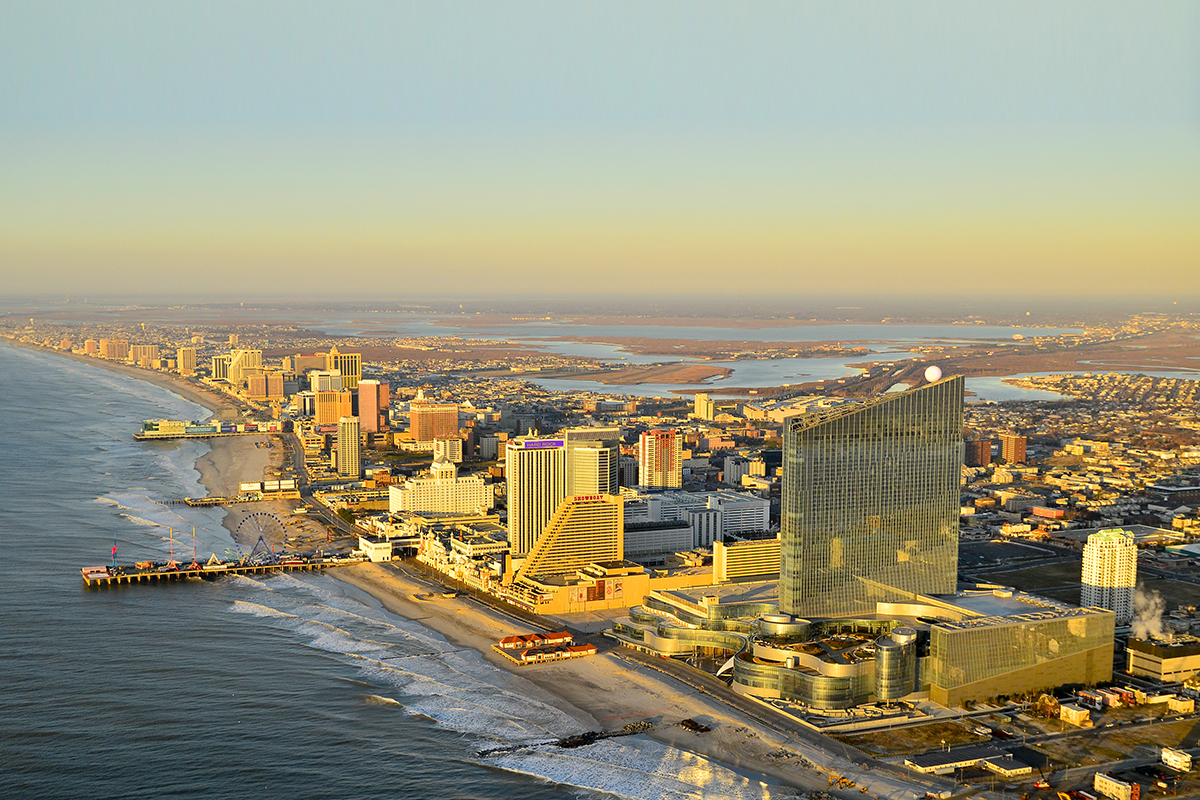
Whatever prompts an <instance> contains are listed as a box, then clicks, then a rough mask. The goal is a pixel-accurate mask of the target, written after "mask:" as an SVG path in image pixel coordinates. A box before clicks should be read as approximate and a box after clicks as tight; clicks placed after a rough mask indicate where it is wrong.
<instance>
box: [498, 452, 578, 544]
mask: <svg viewBox="0 0 1200 800" xmlns="http://www.w3.org/2000/svg"><path fill="white" fill-rule="evenodd" d="M504 476H505V478H506V479H507V481H508V542H509V547H510V548H511V551H512V554H513V557H514V558H519V557H522V556H525V555H527V554H528V553H529V551H530V550H532V549H533V545H534V543H535V542H537V540H538V537H539V536H541V535H542V531H543V530H544V529H545V527H546V523H547V522H549V521H550V518H551V517H552V516H554V512H555V511H557V510H558V506H559V504H560V503H562V501H563V499H564V498H565V497H566V493H567V451H566V448H565V447H564V441H563V439H562V438H561V437H552V438H542V437H540V436H518V437H517V438H516V439H512V440H510V441H509V442H508V444H507V445H506V446H505V449H504Z"/></svg>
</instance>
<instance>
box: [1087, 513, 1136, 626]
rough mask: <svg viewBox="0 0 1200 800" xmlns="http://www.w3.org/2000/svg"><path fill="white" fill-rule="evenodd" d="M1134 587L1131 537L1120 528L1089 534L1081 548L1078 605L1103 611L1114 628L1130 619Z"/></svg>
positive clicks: (1134, 564)
mask: <svg viewBox="0 0 1200 800" xmlns="http://www.w3.org/2000/svg"><path fill="white" fill-rule="evenodd" d="M1136 585H1137V545H1135V544H1134V543H1133V534H1132V533H1128V532H1126V531H1124V530H1121V529H1120V528H1109V529H1108V530H1104V531H1099V532H1097V533H1093V534H1092V535H1091V536H1089V537H1088V540H1087V544H1085V545H1084V546H1083V574H1082V575H1081V576H1080V592H1079V604H1080V605H1081V606H1084V607H1087V606H1092V607H1095V608H1107V609H1108V610H1109V611H1112V612H1115V613H1116V615H1117V624H1118V625H1128V624H1129V622H1130V620H1132V619H1133V589H1134V587H1135V586H1136Z"/></svg>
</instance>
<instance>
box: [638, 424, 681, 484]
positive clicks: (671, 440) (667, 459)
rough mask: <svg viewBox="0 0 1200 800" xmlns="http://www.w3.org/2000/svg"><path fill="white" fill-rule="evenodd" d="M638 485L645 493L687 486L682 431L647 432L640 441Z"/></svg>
mask: <svg viewBox="0 0 1200 800" xmlns="http://www.w3.org/2000/svg"><path fill="white" fill-rule="evenodd" d="M638 485H639V486H641V487H643V488H645V489H678V488H679V487H681V486H683V441H682V439H681V438H680V436H679V432H678V431H675V430H669V431H664V430H653V431H646V432H645V433H643V434H642V435H641V438H639V439H638Z"/></svg>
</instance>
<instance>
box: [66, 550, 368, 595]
mask: <svg viewBox="0 0 1200 800" xmlns="http://www.w3.org/2000/svg"><path fill="white" fill-rule="evenodd" d="M365 560H366V559H365V558H359V557H355V556H348V557H344V558H334V559H327V560H323V561H305V560H299V559H298V560H295V561H291V560H282V561H279V562H276V563H268V564H250V563H236V562H235V563H230V564H226V563H217V562H212V561H210V562H208V563H206V564H198V563H196V562H194V561H193V562H191V563H189V564H187V565H186V566H182V565H178V564H177V565H175V566H171V564H170V562H166V563H162V564H147V565H146V566H140V567H134V568H129V567H116V568H110V567H107V566H102V567H83V568H82V569H81V570H80V573H81V574H82V576H83V585H84V586H86V587H87V588H89V589H95V588H99V587H101V586H121V585H125V584H136V583H165V582H169V581H179V580H186V579H189V578H198V579H201V580H213V579H215V578H219V577H221V576H222V575H265V574H267V573H270V572H313V571H315V570H324V569H332V568H334V567H344V566H349V565H350V564H358V563H360V562H362V561H365Z"/></svg>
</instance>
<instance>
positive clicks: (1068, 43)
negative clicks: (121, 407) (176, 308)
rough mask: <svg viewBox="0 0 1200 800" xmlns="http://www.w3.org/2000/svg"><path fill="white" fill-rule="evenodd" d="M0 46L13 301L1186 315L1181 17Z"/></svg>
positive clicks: (213, 23) (915, 8) (158, 16)
mask: <svg viewBox="0 0 1200 800" xmlns="http://www.w3.org/2000/svg"><path fill="white" fill-rule="evenodd" d="M0 16H2V18H3V20H4V24H3V25H0V136H3V140H4V143H5V146H4V148H3V153H2V154H0V184H2V185H3V187H4V188H3V189H0V263H7V264H8V265H9V269H6V272H7V273H8V274H9V275H10V276H12V277H11V278H10V281H9V282H8V285H7V289H8V290H9V291H12V292H21V291H34V290H36V289H37V288H38V287H39V286H41V285H43V284H44V281H45V280H46V278H47V276H55V277H58V278H60V279H62V280H75V279H80V278H83V277H85V276H88V277H93V278H103V279H105V280H106V281H108V282H110V283H112V284H113V286H112V288H113V289H114V290H118V291H119V290H122V289H123V288H124V289H127V290H129V291H137V290H138V287H140V286H144V285H146V284H147V282H148V281H151V280H155V279H161V278H162V276H164V275H173V274H178V275H180V276H188V277H191V278H195V277H196V276H204V277H205V278H206V279H209V280H213V281H216V282H218V283H227V282H236V281H238V280H244V278H245V276H246V275H247V274H253V275H255V276H256V277H257V278H258V279H259V281H261V283H263V284H271V283H272V282H283V281H287V282H289V283H292V284H299V285H303V286H306V287H311V291H312V292H313V293H321V292H328V293H331V294H339V293H350V294H355V293H359V294H361V293H362V291H361V290H362V289H363V288H364V287H370V288H371V290H372V291H384V292H392V293H395V292H397V291H414V292H435V291H436V292H439V293H441V292H444V291H445V290H446V286H445V285H444V282H445V280H446V278H447V276H448V275H454V276H455V280H456V281H458V280H465V281H468V282H469V284H470V285H471V286H473V287H475V288H476V289H477V290H478V291H496V292H505V293H512V292H542V291H544V292H555V293H563V292H567V293H569V292H572V291H587V290H589V287H591V286H594V283H595V281H596V280H597V277H598V276H599V277H601V278H603V279H604V280H605V282H606V283H607V284H609V285H608V289H609V290H610V291H622V290H629V291H649V292H655V293H670V292H674V291H679V289H680V287H685V286H687V285H688V284H689V283H691V284H700V285H693V286H691V287H690V288H691V290H692V291H711V290H712V289H713V288H714V287H717V286H723V287H726V288H727V289H728V290H729V291H735V292H746V293H752V292H760V291H772V292H774V293H778V292H784V293H787V292H796V293H817V294H819V293H822V292H836V293H845V292H847V291H849V292H853V291H855V290H857V288H858V287H863V289H864V290H865V289H868V288H869V289H872V290H874V291H880V290H883V291H895V292H897V293H911V292H919V293H929V292H931V291H932V292H951V293H953V292H963V291H975V290H976V289H977V288H978V286H979V284H980V282H982V281H992V282H994V281H996V280H997V279H1001V280H1004V281H1006V282H1012V283H1015V284H1016V285H1020V284H1021V283H1023V282H1037V283H1038V284H1039V285H1040V286H1042V287H1043V288H1044V289H1049V290H1062V291H1067V290H1072V289H1076V290H1077V289H1079V288H1083V289H1085V290H1087V291H1089V292H1094V293H1097V294H1121V293H1125V292H1129V291H1131V290H1133V289H1136V288H1138V287H1144V286H1145V280H1146V278H1147V277H1150V278H1153V279H1156V280H1159V281H1168V282H1173V283H1175V284H1176V285H1179V286H1181V287H1183V288H1184V289H1186V290H1190V291H1195V290H1198V289H1200V277H1198V275H1200V269H1198V268H1197V264H1196V261H1197V259H1196V256H1197V254H1200V235H1198V234H1197V233H1196V229H1197V228H1200V226H1198V225H1197V224H1196V220H1197V218H1198V214H1197V212H1200V135H1198V134H1200V125H1198V123H1200V4H1196V3H1186V2H1179V3H1139V4H1133V3H1122V4H1113V3H1099V2H1088V3H1058V4H1045V3H1019V2H1018V3H957V2H955V3H951V2H947V3H911V4H896V3H596V4H585V3H566V4H564V3H508V4H502V3H422V4H405V3H339V4H315V3H222V2H216V3H206V4H176V3H171V4H168V3H115V2H113V3H104V2H95V3H52V2H51V3H46V2H38V3H11V2H10V3H2V4H0ZM336 274H353V275H355V276H357V278H358V279H359V280H358V281H357V282H356V283H355V285H353V286H345V285H341V284H339V283H337V282H336V281H335V282H331V281H330V280H329V276H330V275H336ZM235 291H236V289H235V288H234V287H232V286H231V293H233V292H235Z"/></svg>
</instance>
